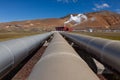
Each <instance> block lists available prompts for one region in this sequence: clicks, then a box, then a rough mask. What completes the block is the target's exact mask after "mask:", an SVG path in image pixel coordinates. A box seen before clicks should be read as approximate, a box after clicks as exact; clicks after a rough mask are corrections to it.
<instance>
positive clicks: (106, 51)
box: [61, 33, 120, 72]
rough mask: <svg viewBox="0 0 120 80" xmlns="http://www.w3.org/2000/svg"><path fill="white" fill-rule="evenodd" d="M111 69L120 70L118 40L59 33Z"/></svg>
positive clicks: (119, 46) (119, 45) (119, 43)
mask: <svg viewBox="0 0 120 80" xmlns="http://www.w3.org/2000/svg"><path fill="white" fill-rule="evenodd" d="M61 34H62V35H63V36H65V37H66V38H68V39H69V40H71V41H72V42H74V43H76V44H77V45H79V46H80V47H81V48H83V49H85V50H86V51H88V52H89V53H92V55H93V56H94V57H95V58H96V59H98V60H99V61H100V62H102V63H103V64H104V65H105V66H107V67H109V68H110V69H112V70H115V71H117V72H120V41H117V40H109V39H103V38H98V37H91V36H86V35H78V34H72V33H71V34H70V33H61Z"/></svg>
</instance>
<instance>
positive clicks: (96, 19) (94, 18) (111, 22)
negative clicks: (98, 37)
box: [75, 11, 120, 29]
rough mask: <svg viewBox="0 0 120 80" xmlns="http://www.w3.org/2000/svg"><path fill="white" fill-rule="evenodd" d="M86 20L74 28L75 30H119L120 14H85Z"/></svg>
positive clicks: (107, 12) (103, 12)
mask: <svg viewBox="0 0 120 80" xmlns="http://www.w3.org/2000/svg"><path fill="white" fill-rule="evenodd" d="M86 15H87V17H88V20H87V21H85V22H83V23H81V24H79V25H77V26H75V28H76V29H87V28H93V29H120V14H117V13H113V12H110V11H99V12H93V13H86Z"/></svg>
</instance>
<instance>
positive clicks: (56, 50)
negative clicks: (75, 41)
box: [28, 33, 99, 80]
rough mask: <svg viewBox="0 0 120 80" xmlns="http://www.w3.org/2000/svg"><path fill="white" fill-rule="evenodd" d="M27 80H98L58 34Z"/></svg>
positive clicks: (55, 34)
mask: <svg viewBox="0 0 120 80" xmlns="http://www.w3.org/2000/svg"><path fill="white" fill-rule="evenodd" d="M28 80H99V79H98V77H97V76H96V75H95V74H94V72H93V71H92V70H91V69H90V68H89V67H88V65H87V64H86V62H85V61H84V60H82V58H80V57H79V55H78V54H77V53H76V52H75V50H74V49H73V48H72V47H71V46H70V45H69V44H68V43H67V41H66V40H65V39H64V38H63V37H62V36H61V35H60V34H59V33H54V37H53V39H52V41H51V42H50V44H49V46H48V47H47V49H46V50H45V52H44V54H43V55H42V57H41V59H40V60H39V61H38V63H37V64H36V65H35V66H34V68H33V70H32V72H31V74H30V75H29V77H28Z"/></svg>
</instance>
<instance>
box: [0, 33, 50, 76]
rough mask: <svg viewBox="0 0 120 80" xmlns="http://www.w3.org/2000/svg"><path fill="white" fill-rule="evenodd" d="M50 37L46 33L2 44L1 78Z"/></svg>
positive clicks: (0, 59)
mask: <svg viewBox="0 0 120 80" xmlns="http://www.w3.org/2000/svg"><path fill="white" fill-rule="evenodd" d="M50 35H51V33H45V34H40V35H35V36H30V37H24V38H19V39H13V40H9V41H4V42H0V77H2V76H3V75H4V74H5V73H7V72H8V71H9V70H11V69H12V68H13V67H14V66H16V65H17V64H19V63H20V62H21V61H22V60H24V59H25V58H26V57H27V56H28V55H30V54H31V53H32V52H33V51H34V50H35V49H37V48H38V47H39V46H40V44H41V43H43V42H44V41H45V40H46V39H47V38H48V37H49V36H50Z"/></svg>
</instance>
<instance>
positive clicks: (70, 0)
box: [57, 0, 78, 3]
mask: <svg viewBox="0 0 120 80" xmlns="http://www.w3.org/2000/svg"><path fill="white" fill-rule="evenodd" d="M57 1H58V2H64V3H69V2H73V3H76V2H77V1H78V0H57Z"/></svg>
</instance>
